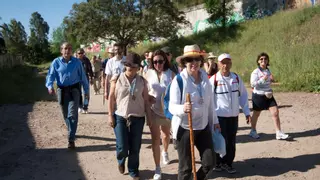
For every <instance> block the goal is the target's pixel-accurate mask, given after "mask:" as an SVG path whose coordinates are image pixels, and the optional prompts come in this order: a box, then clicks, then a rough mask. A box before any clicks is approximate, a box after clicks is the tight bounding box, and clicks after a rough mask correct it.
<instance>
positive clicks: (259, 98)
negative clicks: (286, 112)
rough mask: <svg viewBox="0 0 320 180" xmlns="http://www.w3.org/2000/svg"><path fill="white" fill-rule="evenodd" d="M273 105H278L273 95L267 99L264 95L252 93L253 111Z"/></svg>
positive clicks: (266, 108)
mask: <svg viewBox="0 0 320 180" xmlns="http://www.w3.org/2000/svg"><path fill="white" fill-rule="evenodd" d="M273 106H278V104H277V102H276V100H275V99H274V97H273V96H272V98H270V99H269V98H267V96H265V95H262V94H256V93H252V109H253V110H254V111H262V110H268V109H269V108H270V107H273Z"/></svg>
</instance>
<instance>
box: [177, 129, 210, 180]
mask: <svg viewBox="0 0 320 180" xmlns="http://www.w3.org/2000/svg"><path fill="white" fill-rule="evenodd" d="M193 135H194V145H195V146H196V148H197V149H198V151H199V154H200V157H201V165H202V166H201V167H200V169H199V170H198V171H197V179H198V180H202V179H205V177H206V176H207V174H208V173H209V172H210V170H212V168H213V166H214V160H215V156H214V151H213V142H212V136H211V131H210V129H209V126H207V127H206V128H205V129H203V130H195V131H193ZM177 151H178V156H179V170H178V180H190V179H193V175H192V160H191V148H190V131H189V130H186V129H183V128H182V127H179V130H178V134H177Z"/></svg>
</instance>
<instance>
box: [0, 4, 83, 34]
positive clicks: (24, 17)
mask: <svg viewBox="0 0 320 180" xmlns="http://www.w3.org/2000/svg"><path fill="white" fill-rule="evenodd" d="M84 1H86V0H0V17H1V18H2V19H1V20H0V24H2V23H9V22H10V20H11V19H13V18H14V19H16V20H17V21H20V22H21V23H22V24H23V26H24V28H25V30H26V33H27V34H28V35H29V34H30V28H29V20H30V17H31V14H32V13H33V12H36V11H37V12H38V13H40V14H41V16H42V18H43V19H44V20H45V21H46V22H47V23H48V25H49V27H50V34H49V39H51V34H52V31H53V29H54V28H57V27H58V26H59V25H60V24H61V23H62V21H63V18H64V17H65V16H67V15H68V14H69V11H70V10H71V9H72V5H73V4H74V3H79V2H84Z"/></svg>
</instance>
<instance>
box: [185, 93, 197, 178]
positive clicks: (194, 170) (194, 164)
mask: <svg viewBox="0 0 320 180" xmlns="http://www.w3.org/2000/svg"><path fill="white" fill-rule="evenodd" d="M186 101H187V102H188V103H191V100H190V94H189V93H187V97H186ZM188 121H189V130H190V148H191V163H192V172H193V179H194V180H197V172H196V163H195V159H194V137H193V127H192V114H191V112H188Z"/></svg>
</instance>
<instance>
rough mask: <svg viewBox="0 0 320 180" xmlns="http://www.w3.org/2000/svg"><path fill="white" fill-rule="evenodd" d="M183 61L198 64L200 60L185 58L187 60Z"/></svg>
mask: <svg viewBox="0 0 320 180" xmlns="http://www.w3.org/2000/svg"><path fill="white" fill-rule="evenodd" d="M185 61H186V62H187V63H191V62H193V61H195V62H199V61H201V59H200V58H191V57H187V58H185Z"/></svg>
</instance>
